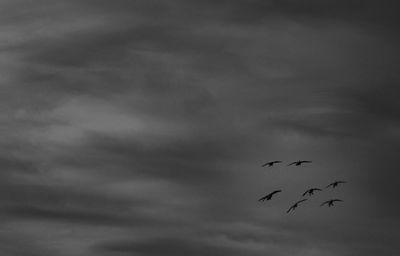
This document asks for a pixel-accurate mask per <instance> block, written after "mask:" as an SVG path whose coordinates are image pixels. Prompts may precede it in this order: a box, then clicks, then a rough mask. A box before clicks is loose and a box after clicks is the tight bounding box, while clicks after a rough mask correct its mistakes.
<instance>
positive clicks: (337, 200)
mask: <svg viewBox="0 0 400 256" xmlns="http://www.w3.org/2000/svg"><path fill="white" fill-rule="evenodd" d="M331 201H332V202H343V200H341V199H333V200H331Z"/></svg>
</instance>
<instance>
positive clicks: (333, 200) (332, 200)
mask: <svg viewBox="0 0 400 256" xmlns="http://www.w3.org/2000/svg"><path fill="white" fill-rule="evenodd" d="M334 202H343V200H340V199H331V200H328V201H326V202H323V203H322V204H321V205H320V206H323V205H324V204H328V206H329V207H331V206H333V203H334Z"/></svg>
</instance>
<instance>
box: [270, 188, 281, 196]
mask: <svg viewBox="0 0 400 256" xmlns="http://www.w3.org/2000/svg"><path fill="white" fill-rule="evenodd" d="M279 192H282V190H280V189H278V190H275V191H274V192H272V193H271V195H273V194H276V193H279Z"/></svg>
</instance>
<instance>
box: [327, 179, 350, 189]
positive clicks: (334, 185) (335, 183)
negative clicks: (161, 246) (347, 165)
mask: <svg viewBox="0 0 400 256" xmlns="http://www.w3.org/2000/svg"><path fill="white" fill-rule="evenodd" d="M340 183H346V181H340V180H338V181H335V182H332V183H331V184H329V185H328V186H326V188H329V187H330V186H332V188H335V187H337V186H338V185H339V184H340Z"/></svg>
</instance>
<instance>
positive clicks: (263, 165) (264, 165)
mask: <svg viewBox="0 0 400 256" xmlns="http://www.w3.org/2000/svg"><path fill="white" fill-rule="evenodd" d="M270 163H271V162H268V163H265V164H263V165H261V167H264V166H267V165H269V164H270Z"/></svg>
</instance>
